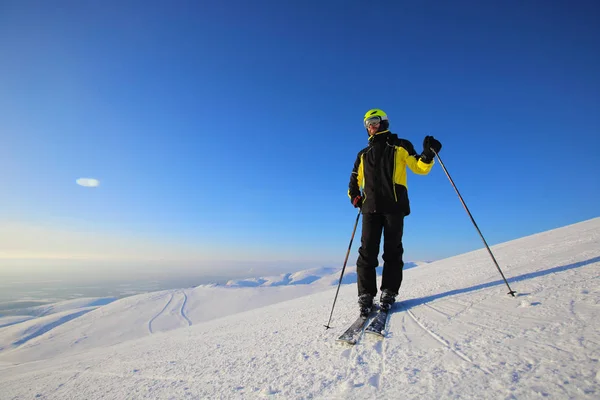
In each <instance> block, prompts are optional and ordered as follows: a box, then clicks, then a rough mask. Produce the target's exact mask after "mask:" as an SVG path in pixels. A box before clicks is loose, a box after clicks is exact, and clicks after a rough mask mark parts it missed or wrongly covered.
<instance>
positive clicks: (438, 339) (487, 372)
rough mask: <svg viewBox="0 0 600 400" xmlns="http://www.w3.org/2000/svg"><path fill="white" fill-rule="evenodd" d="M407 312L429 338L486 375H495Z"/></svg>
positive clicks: (410, 312) (411, 313)
mask: <svg viewBox="0 0 600 400" xmlns="http://www.w3.org/2000/svg"><path fill="white" fill-rule="evenodd" d="M406 312H407V313H408V315H410V317H411V318H412V320H413V321H415V322H416V323H417V325H419V326H420V327H421V328H422V329H423V330H424V331H425V332H427V334H428V335H429V336H431V337H432V338H434V339H435V340H437V341H438V342H440V343H441V344H442V345H444V346H445V347H446V348H447V349H448V350H450V351H451V352H453V353H454V354H456V355H457V356H458V357H459V358H461V359H462V360H464V361H466V362H468V363H470V364H472V365H473V366H475V367H476V368H478V369H480V370H482V371H483V372H485V373H486V374H490V375H493V372H492V371H490V370H488V369H487V368H484V367H482V366H481V365H479V364H477V363H475V362H473V360H471V359H470V358H469V357H468V356H467V355H466V354H464V353H463V352H461V351H459V350H457V349H455V348H453V347H452V346H451V345H450V343H448V341H447V340H445V339H444V338H443V337H442V336H440V335H438V334H437V333H435V332H433V331H432V330H431V329H429V328H427V327H426V326H425V325H424V324H423V323H422V322H421V321H419V319H417V317H415V314H413V312H412V311H410V310H406Z"/></svg>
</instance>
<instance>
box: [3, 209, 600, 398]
mask: <svg viewBox="0 0 600 400" xmlns="http://www.w3.org/2000/svg"><path fill="white" fill-rule="evenodd" d="M492 250H493V251H494V255H495V256H496V258H497V260H498V262H499V264H500V266H501V267H502V269H503V272H504V274H505V276H506V277H507V279H508V280H509V283H510V285H511V288H512V289H513V290H516V291H517V293H518V295H517V297H514V298H513V297H511V296H508V295H507V292H508V288H507V287H506V285H505V283H504V281H502V279H501V277H500V275H499V274H498V271H497V270H496V268H495V266H494V264H493V263H492V261H491V259H490V257H489V254H488V253H487V251H486V250H485V249H482V250H478V251H474V252H470V253H466V254H462V255H459V256H455V257H451V258H448V259H445V260H441V261H436V262H432V263H425V264H419V265H418V266H416V267H413V268H410V269H407V271H406V273H405V277H404V283H403V285H402V289H401V296H400V299H399V300H400V301H399V303H397V304H396V305H395V307H394V310H393V314H392V315H391V318H390V321H389V325H388V329H387V331H386V337H385V339H383V340H374V339H371V338H367V337H363V338H361V340H360V342H359V343H358V344H357V345H356V346H353V347H350V346H347V345H342V344H339V343H336V341H335V339H336V337H337V336H338V335H339V334H341V333H342V332H343V330H344V329H345V328H346V327H347V326H348V325H349V324H350V323H351V322H352V321H353V320H354V319H355V317H356V312H357V306H356V285H355V284H352V283H350V284H344V285H343V286H342V288H341V289H340V294H339V298H338V302H337V306H336V309H335V312H334V317H333V321H332V324H331V325H332V327H333V328H332V329H330V330H325V329H324V327H323V325H324V324H325V323H326V322H327V319H328V317H329V312H330V310H331V304H332V301H333V297H334V295H335V285H337V281H338V279H339V270H337V271H335V270H333V271H332V270H329V269H326V268H323V269H315V270H307V271H301V272H298V273H294V274H283V275H281V276H277V277H268V278H264V279H256V280H240V281H236V282H230V283H229V284H228V285H226V286H215V285H208V286H199V287H197V288H193V289H180V290H167V291H161V292H154V293H147V294H141V295H136V296H131V297H127V298H123V299H119V300H116V301H112V302H110V303H108V304H104V305H100V304H94V305H90V303H89V302H85V301H84V302H82V303H81V307H80V308H77V307H72V308H71V307H66V308H65V307H56V310H57V311H56V312H53V313H51V314H47V315H44V316H41V317H38V318H33V319H29V320H26V321H22V322H18V321H16V322H15V323H14V324H12V325H9V326H5V327H3V328H0V347H1V348H3V350H2V351H0V388H1V390H0V398H2V399H4V398H6V399H29V398H41V399H79V398H86V399H97V398H119V399H120V398H127V399H138V398H153V399H163V398H164V399H167V398H168V399H171V398H177V399H178V398H202V399H204V398H231V399H239V398H248V399H253V398H282V399H292V398H293V399H296V398H301V399H308V398H319V399H367V398H368V399H371V398H382V399H413V398H450V399H458V398H468V399H480V398H494V399H496V398H499V399H534V398H542V397H548V398H560V399H563V398H575V399H597V398H599V397H600V364H599V359H600V322H599V321H600V274H599V271H600V269H599V267H600V218H596V219H593V220H590V221H585V222H582V223H578V224H574V225H571V226H567V227H564V228H561V229H556V230H552V231H548V232H544V233H541V234H537V235H533V236H529V237H525V238H522V239H519V240H515V241H511V242H507V243H503V244H500V245H497V246H493V247H492ZM353 253H354V254H355V251H354V252H353ZM346 272H347V273H349V276H352V273H353V272H354V270H353V269H352V268H349V269H348V270H347V271H346ZM350 281H352V279H350ZM254 283H256V284H254ZM79 312H81V315H78V316H76V317H73V318H69V317H70V316H73V315H74V314H76V313H79ZM26 338H28V340H26V341H23V340H24V339H26ZM20 341H21V343H20V344H19V342H20Z"/></svg>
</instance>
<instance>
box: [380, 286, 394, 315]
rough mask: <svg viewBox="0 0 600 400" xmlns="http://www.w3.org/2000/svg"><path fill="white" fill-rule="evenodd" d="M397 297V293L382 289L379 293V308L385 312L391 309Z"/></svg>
mask: <svg viewBox="0 0 600 400" xmlns="http://www.w3.org/2000/svg"><path fill="white" fill-rule="evenodd" d="M397 295H398V293H394V292H392V291H390V290H387V289H384V290H383V291H382V292H381V297H380V298H379V308H381V309H382V310H385V311H387V310H389V309H390V308H392V305H393V304H394V303H395V302H396V296H397Z"/></svg>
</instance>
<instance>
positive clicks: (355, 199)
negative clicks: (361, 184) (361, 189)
mask: <svg viewBox="0 0 600 400" xmlns="http://www.w3.org/2000/svg"><path fill="white" fill-rule="evenodd" d="M350 201H351V202H352V205H353V206H354V208H361V207H362V204H363V198H362V196H361V195H358V196H354V197H353V198H352V199H351V200H350Z"/></svg>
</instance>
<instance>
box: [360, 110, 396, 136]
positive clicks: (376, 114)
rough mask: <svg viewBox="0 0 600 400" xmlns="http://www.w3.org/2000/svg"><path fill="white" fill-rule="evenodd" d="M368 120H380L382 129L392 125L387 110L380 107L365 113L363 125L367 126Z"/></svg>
mask: <svg viewBox="0 0 600 400" xmlns="http://www.w3.org/2000/svg"><path fill="white" fill-rule="evenodd" d="M367 121H378V122H380V123H381V126H380V128H379V130H380V131H382V130H387V129H388V128H389V126H390V122H389V120H388V116H387V114H386V113H385V111H383V110H380V109H379V108H373V109H371V110H369V111H367V113H366V114H365V116H364V118H363V125H364V126H365V128H367V126H368V124H367Z"/></svg>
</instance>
